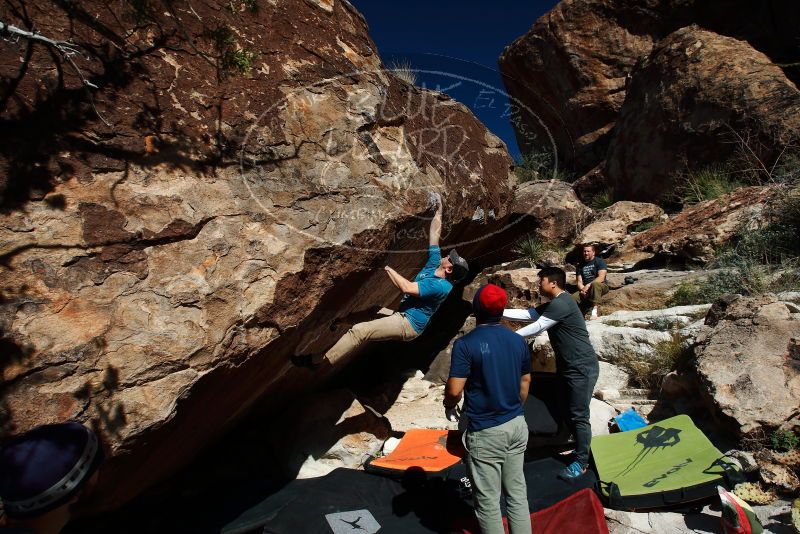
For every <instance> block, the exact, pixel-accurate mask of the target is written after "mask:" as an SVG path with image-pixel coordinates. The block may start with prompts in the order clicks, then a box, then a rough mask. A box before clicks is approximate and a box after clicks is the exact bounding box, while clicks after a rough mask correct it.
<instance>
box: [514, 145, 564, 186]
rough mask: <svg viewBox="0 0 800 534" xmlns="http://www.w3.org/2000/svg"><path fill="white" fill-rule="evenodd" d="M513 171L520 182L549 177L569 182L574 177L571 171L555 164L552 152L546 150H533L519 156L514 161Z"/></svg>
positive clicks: (547, 178)
mask: <svg viewBox="0 0 800 534" xmlns="http://www.w3.org/2000/svg"><path fill="white" fill-rule="evenodd" d="M514 173H515V174H516V175H517V180H518V181H519V182H520V183H523V182H530V181H531V180H550V179H555V180H561V181H562V182H571V181H572V179H573V178H574V176H573V173H571V172H570V171H569V170H567V169H565V168H564V167H559V166H558V165H557V164H556V161H555V159H554V158H553V154H552V152H549V151H547V150H534V151H533V152H528V153H527V154H523V155H522V156H520V157H519V159H518V160H517V161H516V162H515V163H514Z"/></svg>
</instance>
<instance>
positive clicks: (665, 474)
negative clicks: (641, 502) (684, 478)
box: [643, 458, 692, 488]
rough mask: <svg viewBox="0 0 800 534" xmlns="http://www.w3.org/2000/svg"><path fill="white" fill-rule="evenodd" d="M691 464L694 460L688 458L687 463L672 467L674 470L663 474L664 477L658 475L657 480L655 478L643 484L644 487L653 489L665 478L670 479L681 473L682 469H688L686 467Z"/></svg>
mask: <svg viewBox="0 0 800 534" xmlns="http://www.w3.org/2000/svg"><path fill="white" fill-rule="evenodd" d="M690 463H692V459H691V458H687V459H686V461H685V462H683V463H679V464H677V465H675V466H673V467H672V468H670V470H669V471H667V472H666V473H664V474H662V475H658V476H657V477H656V478H654V479H653V480H651V481H650V482H645V483H644V484H643V486H644V487H645V488H652V487H653V486H655V485H656V484H658V483H659V482H661V481H662V480H664V479H665V478H667V477H668V476H670V475H671V474H673V473H677V472H678V471H680V470H681V469H683V468H684V467H686V466H687V465H689V464H690Z"/></svg>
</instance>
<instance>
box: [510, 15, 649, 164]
mask: <svg viewBox="0 0 800 534" xmlns="http://www.w3.org/2000/svg"><path fill="white" fill-rule="evenodd" d="M653 3H654V2H647V3H646V4H651V5H652V4H653ZM609 15H612V16H609ZM658 24H659V20H658V14H657V13H655V12H654V11H653V9H651V8H650V6H649V5H642V2H637V1H627V0H626V1H623V2H619V1H616V0H591V1H590V0H569V1H562V2H559V3H558V4H557V5H556V6H555V7H554V8H553V9H552V10H551V11H550V12H549V13H547V14H546V15H544V16H543V17H542V18H540V19H539V20H538V21H536V24H534V25H533V27H532V28H531V29H530V31H528V33H527V34H525V35H524V36H522V37H520V38H519V39H517V40H516V41H514V42H513V43H512V44H511V45H509V46H508V47H507V48H506V49H505V50H504V51H503V53H502V55H501V56H500V61H499V63H500V71H501V72H502V74H503V81H504V82H505V85H506V88H507V89H508V92H509V94H510V95H511V96H512V97H513V100H512V102H515V104H516V106H517V107H518V108H519V109H518V112H517V113H516V114H515V117H514V122H515V130H516V133H517V141H518V143H519V146H520V149H521V150H522V152H523V153H525V152H530V151H533V150H548V151H552V150H553V147H551V146H550V145H549V142H548V140H549V137H548V133H549V134H551V135H552V136H553V141H554V143H555V146H556V148H557V152H558V156H559V159H560V160H561V161H563V162H565V163H566V164H567V165H569V166H574V167H576V168H577V169H579V170H582V171H588V170H589V169H591V168H592V167H594V166H595V165H597V163H599V162H600V161H601V160H602V159H603V157H604V155H605V148H606V147H607V146H608V134H609V132H610V130H611V128H612V127H613V126H614V121H615V120H616V117H617V114H618V112H619V109H620V107H621V106H622V102H623V100H624V99H625V85H626V76H627V74H628V73H629V72H630V71H631V70H632V69H633V67H634V64H635V63H636V61H637V59H638V58H639V57H641V56H643V55H645V54H647V53H648V52H649V51H650V49H651V48H652V46H653V36H652V34H653V33H654V31H655V29H656V28H657V27H658ZM598 36H602V38H598ZM540 120H541V121H542V123H543V124H544V125H545V128H546V129H543V128H542V126H541V124H540V123H539V121H540Z"/></svg>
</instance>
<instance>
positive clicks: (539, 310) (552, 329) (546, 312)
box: [503, 267, 600, 479]
mask: <svg viewBox="0 0 800 534" xmlns="http://www.w3.org/2000/svg"><path fill="white" fill-rule="evenodd" d="M566 280H567V275H566V274H565V273H564V271H563V270H561V269H559V268H558V267H546V268H544V269H542V270H541V271H539V292H540V294H541V295H544V296H545V297H548V298H549V299H550V301H549V302H547V303H545V304H542V305H540V306H537V307H536V308H530V309H527V310H520V309H516V310H513V309H506V310H505V312H504V313H503V317H504V318H506V319H511V320H515V321H534V322H533V324H530V325H528V326H525V327H523V328H521V329H519V330H517V334H519V335H521V336H523V337H532V336H535V335H537V334H539V333H541V332H543V331H545V330H547V335H548V337H549V338H550V345H551V346H552V347H553V352H554V353H555V355H556V372H557V373H558V375H559V376H560V377H561V378H562V380H563V381H564V384H565V385H566V387H567V393H568V398H569V401H568V402H569V420H570V425H571V426H572V433H573V435H574V436H575V461H574V462H572V463H571V464H570V465H569V466H567V467H566V468H565V469H564V471H563V472H562V473H561V474H560V475H559V477H560V478H563V479H573V478H577V477H579V476H581V475H582V474H583V473H585V472H586V466H587V465H588V464H589V446H590V444H591V441H592V425H591V423H590V421H589V403H590V402H591V400H592V392H593V391H594V385H595V383H596V382H597V377H598V375H599V374H600V364H599V363H598V361H597V354H596V353H595V351H594V347H592V344H591V342H590V341H589V333H588V332H587V331H586V321H585V320H584V319H583V314H582V313H581V311H580V310H579V309H578V305H577V304H576V303H575V301H574V300H572V299H571V298H569V294H568V293H567V292H566V291H565V290H564V286H565V285H566Z"/></svg>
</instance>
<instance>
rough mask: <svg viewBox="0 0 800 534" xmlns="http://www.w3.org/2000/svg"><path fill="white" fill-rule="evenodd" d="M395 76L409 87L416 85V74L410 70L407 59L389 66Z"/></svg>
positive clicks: (396, 61) (399, 60) (395, 61)
mask: <svg viewBox="0 0 800 534" xmlns="http://www.w3.org/2000/svg"><path fill="white" fill-rule="evenodd" d="M389 70H391V71H392V72H393V73H394V75H395V76H397V77H398V78H400V79H401V80H403V81H404V82H406V83H407V84H410V85H417V72H416V71H415V70H414V69H413V68H412V66H411V62H410V61H408V60H407V59H397V60H394V61H392V62H391V63H390V64H389Z"/></svg>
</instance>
